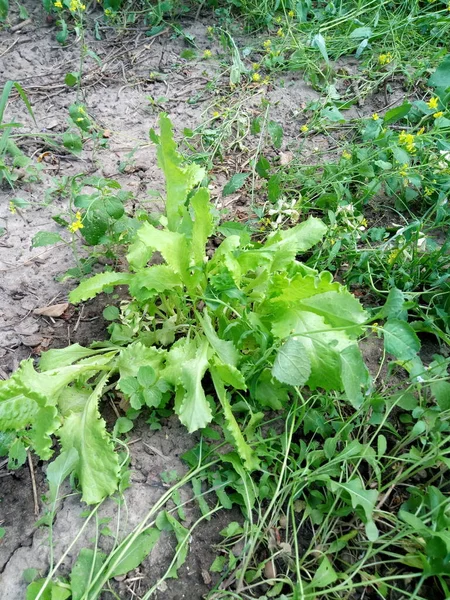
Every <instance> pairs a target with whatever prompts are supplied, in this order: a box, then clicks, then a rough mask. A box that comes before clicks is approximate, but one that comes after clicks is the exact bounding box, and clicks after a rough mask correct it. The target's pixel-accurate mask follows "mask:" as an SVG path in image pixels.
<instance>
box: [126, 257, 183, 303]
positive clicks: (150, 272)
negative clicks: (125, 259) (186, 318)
mask: <svg viewBox="0 0 450 600" xmlns="http://www.w3.org/2000/svg"><path fill="white" fill-rule="evenodd" d="M181 285H182V282H181V278H180V276H179V275H178V274H177V273H175V271H174V270H173V269H171V268H170V267H168V266H167V265H154V266H152V267H145V268H144V269H141V270H139V271H137V272H136V273H135V274H134V275H133V277H132V279H131V280H130V283H129V290H130V294H131V295H132V296H133V297H134V298H136V299H137V300H139V301H141V302H144V301H145V300H149V299H151V298H154V297H155V296H157V295H158V294H161V293H162V292H165V291H166V290H173V289H175V288H177V287H180V286H181Z"/></svg>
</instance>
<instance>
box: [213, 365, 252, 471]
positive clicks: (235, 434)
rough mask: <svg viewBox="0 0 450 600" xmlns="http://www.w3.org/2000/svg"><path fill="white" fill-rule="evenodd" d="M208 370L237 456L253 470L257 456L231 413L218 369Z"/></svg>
mask: <svg viewBox="0 0 450 600" xmlns="http://www.w3.org/2000/svg"><path fill="white" fill-rule="evenodd" d="M210 371H211V376H212V379H213V383H214V388H215V390H216V394H217V397H218V398H219V400H220V403H221V405H222V409H223V414H224V417H225V427H226V428H227V430H228V431H229V433H230V434H231V436H232V438H233V440H234V443H235V445H236V450H237V451H238V454H239V456H240V457H241V458H242V460H243V461H244V465H245V467H246V469H248V470H249V471H253V470H255V469H257V468H258V466H259V461H258V458H257V456H256V455H255V453H254V452H253V450H252V449H251V448H250V446H249V445H248V444H247V442H246V441H245V439H244V436H243V434H242V431H241V430H240V428H239V425H238V423H237V421H236V419H235V416H234V414H233V411H232V408H231V405H230V402H229V400H228V397H227V393H226V391H225V387H224V382H223V381H222V378H221V376H220V374H219V371H218V370H217V369H216V368H211V369H210Z"/></svg>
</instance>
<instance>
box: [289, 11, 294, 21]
mask: <svg viewBox="0 0 450 600" xmlns="http://www.w3.org/2000/svg"><path fill="white" fill-rule="evenodd" d="M288 17H291V19H293V18H294V17H295V12H294V11H293V10H290V11H289V12H288Z"/></svg>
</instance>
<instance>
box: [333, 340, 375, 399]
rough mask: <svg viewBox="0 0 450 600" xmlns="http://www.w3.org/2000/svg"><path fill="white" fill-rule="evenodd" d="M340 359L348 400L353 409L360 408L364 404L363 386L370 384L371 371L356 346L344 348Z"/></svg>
mask: <svg viewBox="0 0 450 600" xmlns="http://www.w3.org/2000/svg"><path fill="white" fill-rule="evenodd" d="M339 358H340V361H341V379H342V383H343V384H344V391H345V395H346V398H347V400H348V401H349V402H350V403H351V405H352V406H353V408H359V407H360V406H361V404H362V402H363V394H362V391H361V386H365V385H367V384H368V383H369V380H370V376H369V371H368V370H367V367H366V365H365V363H364V360H363V358H362V355H361V352H360V350H359V348H358V346H357V345H356V344H352V345H350V346H347V347H346V348H344V349H343V350H342V351H341V352H340V354H339Z"/></svg>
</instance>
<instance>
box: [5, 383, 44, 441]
mask: <svg viewBox="0 0 450 600" xmlns="http://www.w3.org/2000/svg"><path fill="white" fill-rule="evenodd" d="M38 408H39V407H38V405H37V404H36V402H35V401H34V400H33V399H31V398H26V397H25V396H24V395H23V387H22V386H21V385H20V384H18V383H17V381H16V378H15V376H14V375H13V376H12V377H11V379H7V380H5V381H0V431H19V430H20V429H24V428H25V427H26V426H27V425H28V424H29V423H31V422H32V420H33V418H34V416H35V414H36V412H37V411H38Z"/></svg>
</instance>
